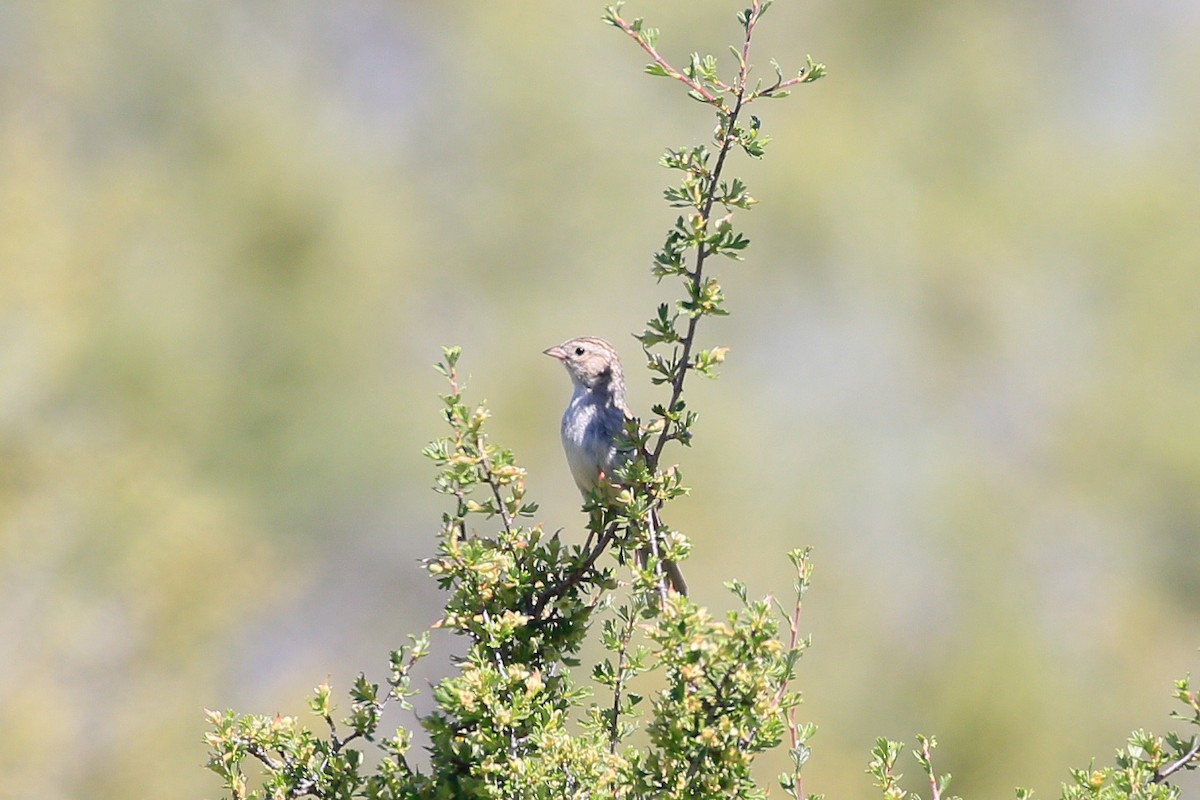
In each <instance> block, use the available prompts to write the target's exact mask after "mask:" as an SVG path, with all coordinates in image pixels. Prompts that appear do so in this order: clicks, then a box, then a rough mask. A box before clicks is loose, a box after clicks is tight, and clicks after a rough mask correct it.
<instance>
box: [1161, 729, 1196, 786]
mask: <svg viewBox="0 0 1200 800" xmlns="http://www.w3.org/2000/svg"><path fill="white" fill-rule="evenodd" d="M1197 755H1200V736H1197V737H1194V738H1193V739H1192V746H1191V747H1189V748H1188V751H1187V752H1186V753H1184V754H1183V755H1182V756H1180V757H1179V758H1178V759H1176V760H1175V761H1172V762H1171V763H1170V764H1168V765H1167V766H1166V767H1164V768H1163V769H1160V770H1158V771H1157V772H1155V773H1154V778H1153V780H1151V781H1150V782H1151V783H1162V782H1164V781H1165V780H1166V779H1167V778H1169V777H1171V776H1172V775H1173V774H1175V773H1176V772H1179V770H1181V769H1183V768H1184V767H1186V766H1187V765H1188V764H1189V763H1191V761H1192V759H1194V758H1195V757H1196V756H1197Z"/></svg>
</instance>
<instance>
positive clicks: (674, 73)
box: [612, 14, 721, 105]
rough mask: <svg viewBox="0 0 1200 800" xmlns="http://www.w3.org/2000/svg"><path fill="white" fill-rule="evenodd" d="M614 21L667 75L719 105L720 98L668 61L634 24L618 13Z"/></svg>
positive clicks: (613, 18)
mask: <svg viewBox="0 0 1200 800" xmlns="http://www.w3.org/2000/svg"><path fill="white" fill-rule="evenodd" d="M612 22H613V24H614V25H616V26H617V27H618V28H620V29H621V30H623V31H625V33H627V34H629V38H631V39H633V40H634V41H635V42H637V43H638V46H639V47H641V48H642V49H643V50H645V51H646V54H647V55H648V56H650V58H652V59H654V63H655V64H657V65H658V66H660V67H661V68H662V69H663V70H664V71H665V72H666V73H667V75H669V76H670V77H672V78H674V79H675V80H677V81H681V82H682V83H683V84H684V85H685V86H687V87H688V88H689V89H691V90H692V91H693V92H695V93H696V94H698V95H700V96H701V97H703V98H704V101H705V102H706V103H712V104H714V105H719V104H720V103H721V100H720V98H718V97H717V96H716V95H715V94H713V93H712V92H710V91H708V89H706V88H704V85H703V84H701V83H698V82H697V81H695V80H693V79H692V78H689V77H688V76H687V75H684V74H683V73H682V72H680V71H679V70H677V69H675V68H674V67H672V66H671V65H670V64H669V63H667V61H666V59H664V58H663V57H662V56H660V55H659V54H658V51H657V50H655V49H654V48H653V47H651V46H650V44H649V43H648V42H646V41H645V40H643V39H642V37H641V35H639V33H638V32H637V31H635V30H634V29H633V26H632V25H630V24H629V22H627V21H626V20H625V19H624V18H622V17H620V16H618V15H617V14H613V15H612Z"/></svg>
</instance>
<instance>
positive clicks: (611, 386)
mask: <svg viewBox="0 0 1200 800" xmlns="http://www.w3.org/2000/svg"><path fill="white" fill-rule="evenodd" d="M542 352H543V353H545V354H546V355H548V356H550V357H551V358H556V359H558V360H559V361H561V362H562V365H563V366H564V367H566V369H567V374H568V375H570V376H571V384H572V386H573V392H572V394H571V401H570V403H568V404H567V409H566V411H564V412H563V416H562V429H561V430H562V444H563V451H564V452H565V453H566V455H567V466H568V467H570V470H571V477H573V478H574V479H575V485H576V486H577V487H578V488H579V492H580V494H582V495H583V496H584V498H585V499H586V498H587V497H588V496H589V495H590V494H591V493H592V492H593V491H594V490H595V489H596V487H597V486H599V485H600V484H601V482H602V481H611V478H612V475H613V470H615V469H616V468H617V467H618V466H620V465H621V464H622V463H623V462H624V461H625V460H627V459H628V458H629V453H628V452H626V451H622V450H621V448H619V447H618V446H617V441H618V438H619V437H620V435H621V432H622V431H623V430H624V427H625V421H626V420H629V419H632V418H633V414H632V413H631V412H630V411H629V406H628V404H627V403H626V400H625V373H624V371H623V370H622V368H621V357H620V356H619V355H618V354H617V351H616V349H615V348H614V347H613V346H612V345H611V344H609V343H608V342H606V341H605V340H603V339H601V338H598V337H596V336H581V337H579V338H576V339H568V340H567V341H565V342H563V343H562V344H558V345H555V346H553V347H548V348H546V349H545V350H543V351H542ZM652 522H653V523H654V526H653V527H654V528H658V529H661V526H660V525H659V524H658V518H657V513H653V514H652ZM649 556H650V553H649V548H642V549H641V550H640V551H639V552H638V559H639V561H640V562H641V563H642V564H643V565H644V564H645V563H646V562H647V560H648V559H649ZM660 563H661V564H662V568H663V572H664V573H665V575H666V578H667V581H668V583H669V584H670V587H671V588H672V589H674V590H675V591H676V592H678V593H679V594H681V595H686V594H687V583H686V582H685V581H684V579H683V573H682V572H681V571H680V570H679V565H678V564H676V563H675V562H674V561H669V560H667V559H663V560H662V561H661V562H660Z"/></svg>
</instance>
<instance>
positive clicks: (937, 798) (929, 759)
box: [921, 739, 942, 800]
mask: <svg viewBox="0 0 1200 800" xmlns="http://www.w3.org/2000/svg"><path fill="white" fill-rule="evenodd" d="M921 754H922V755H923V756H925V763H926V765H928V773H927V774H928V775H929V796H930V797H931V798H932V800H942V788H941V787H940V786H938V780H937V775H936V774H935V773H934V770H933V754H932V753H930V751H929V739H922V740H921Z"/></svg>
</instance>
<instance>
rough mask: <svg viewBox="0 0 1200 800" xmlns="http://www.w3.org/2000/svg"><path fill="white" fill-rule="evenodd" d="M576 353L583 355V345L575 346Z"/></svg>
mask: <svg viewBox="0 0 1200 800" xmlns="http://www.w3.org/2000/svg"><path fill="white" fill-rule="evenodd" d="M575 355H577V356H581V355H583V348H582V347H576V348H575Z"/></svg>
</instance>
